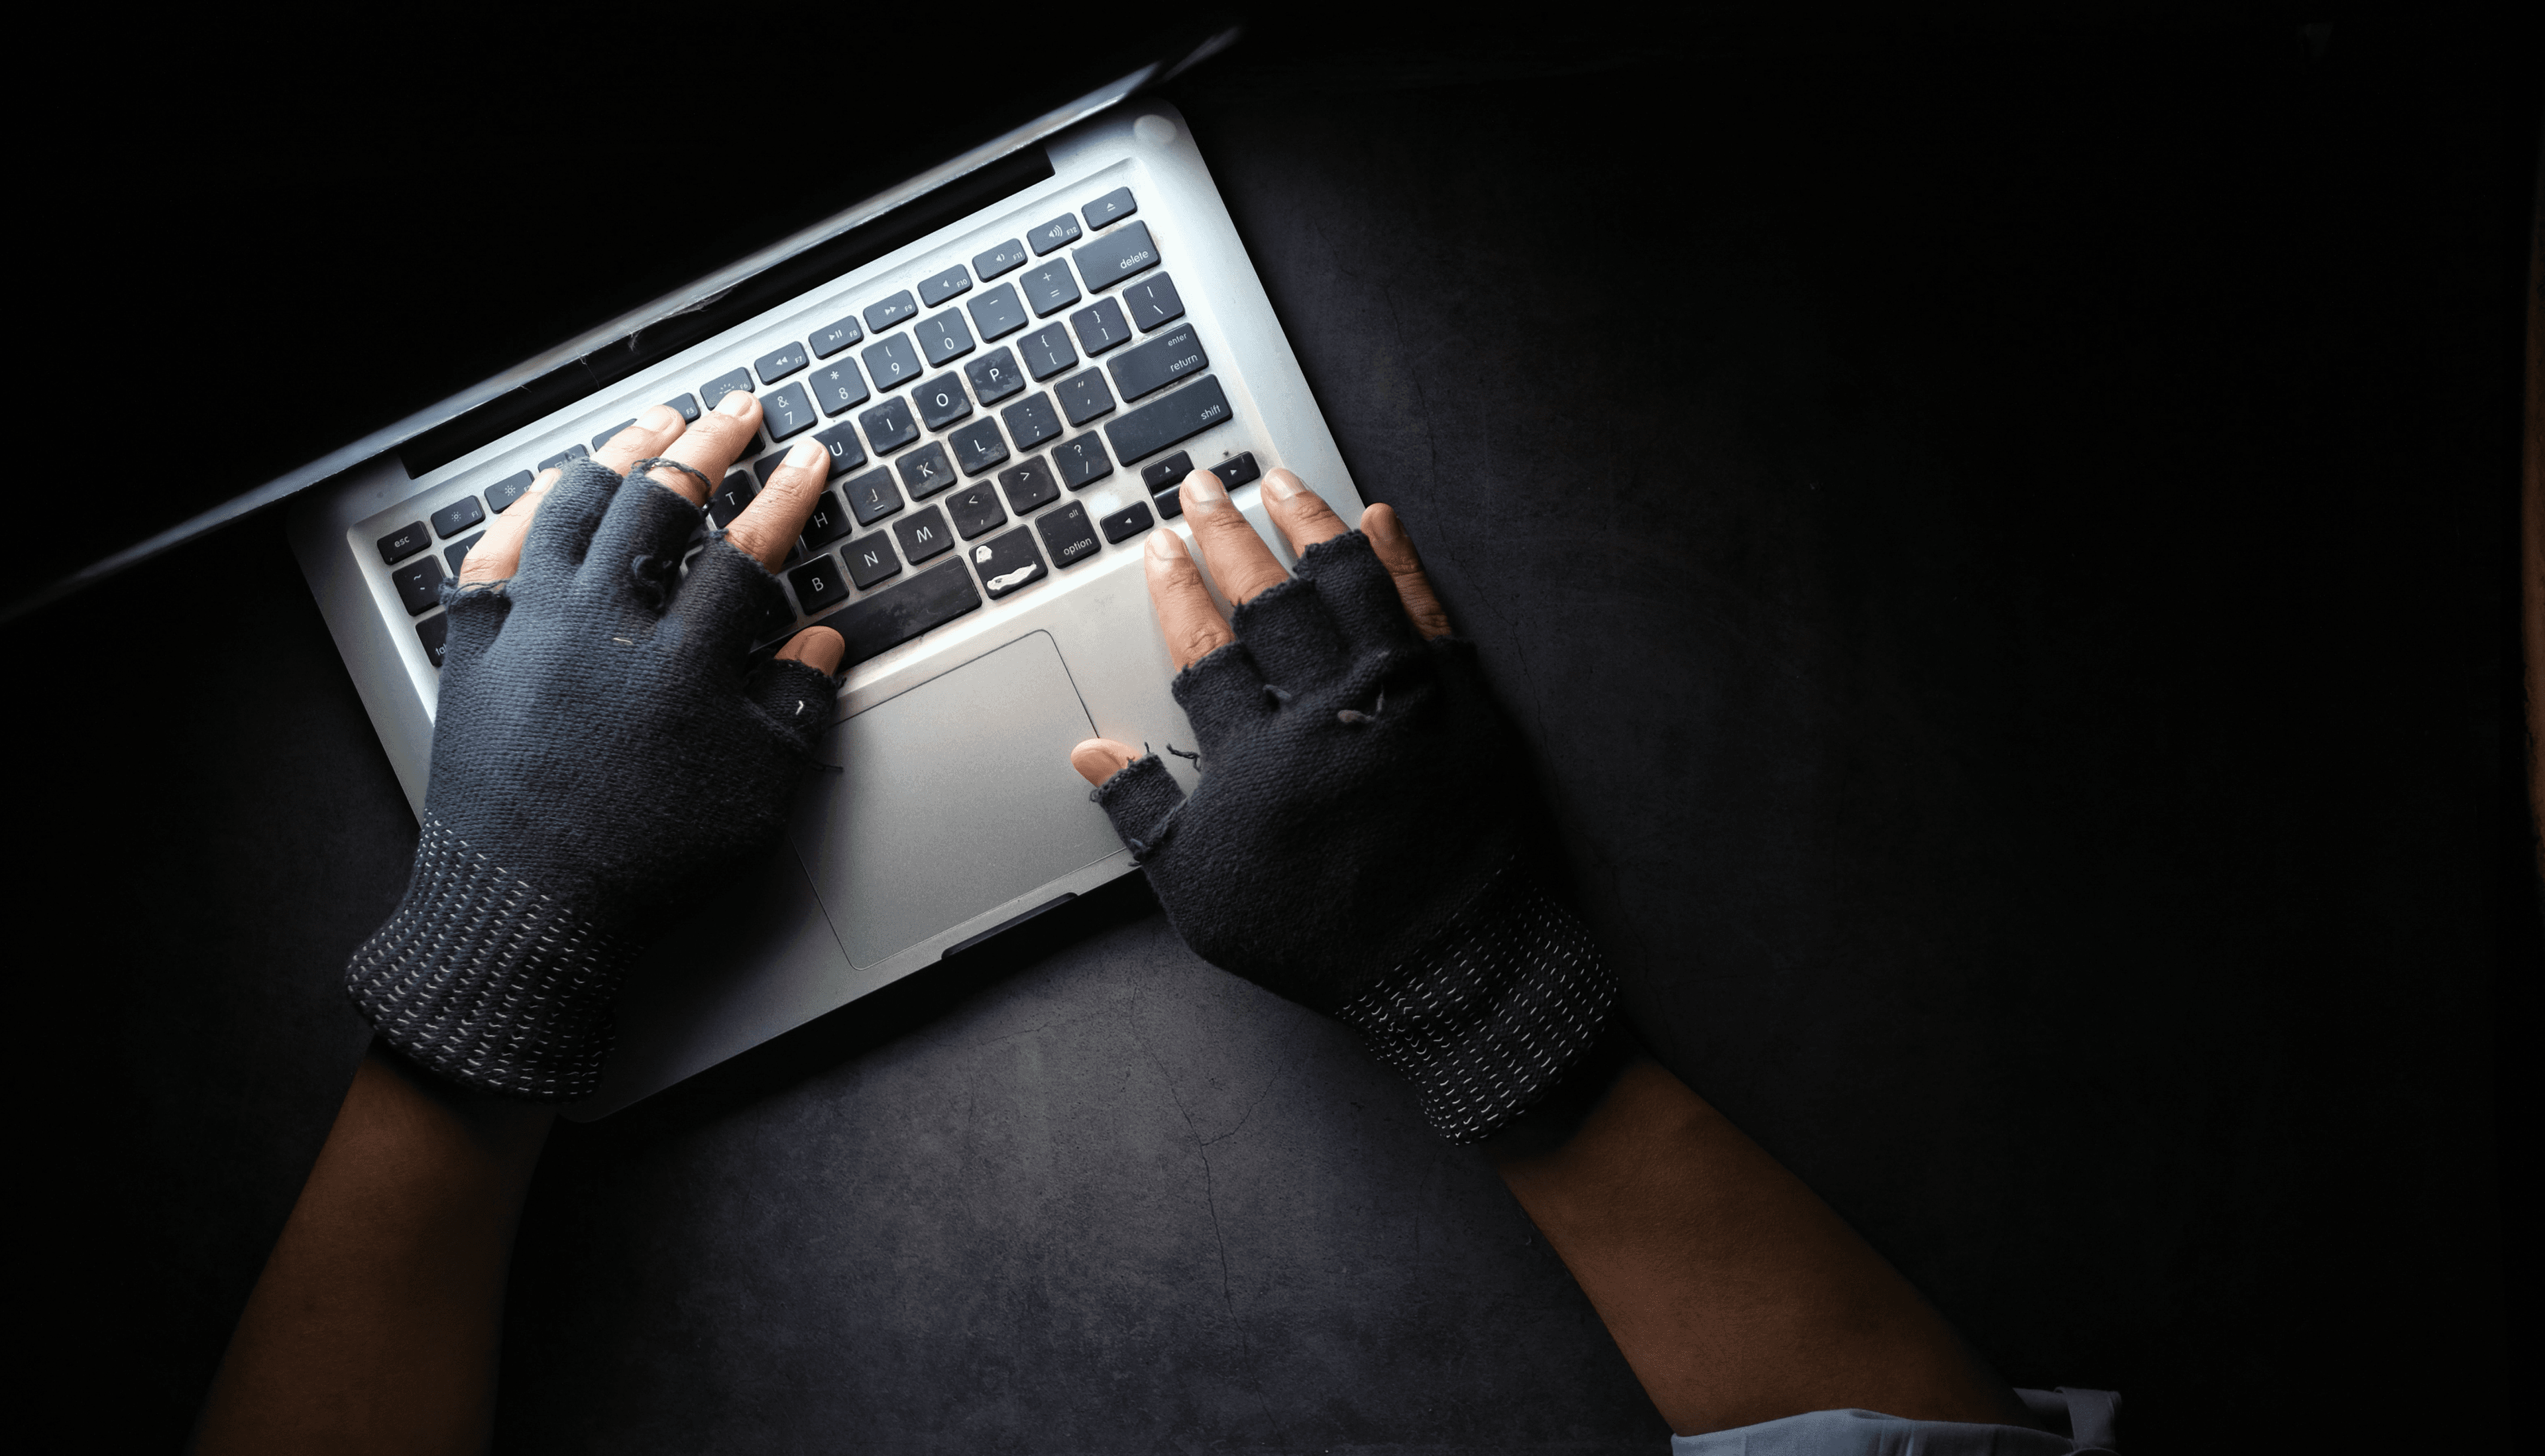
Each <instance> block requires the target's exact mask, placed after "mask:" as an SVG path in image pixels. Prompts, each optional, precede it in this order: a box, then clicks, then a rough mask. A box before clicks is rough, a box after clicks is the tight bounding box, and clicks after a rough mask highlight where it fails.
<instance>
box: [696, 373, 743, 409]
mask: <svg viewBox="0 0 2545 1456" xmlns="http://www.w3.org/2000/svg"><path fill="white" fill-rule="evenodd" d="M750 387H751V370H749V369H736V370H734V371H733V372H732V373H730V374H718V375H716V376H715V377H714V378H712V379H709V380H708V381H706V382H705V383H703V384H701V385H699V386H698V402H699V403H700V404H702V405H704V406H706V407H707V408H708V409H714V408H715V407H716V401H717V400H719V399H722V398H724V397H725V396H726V395H728V394H731V393H732V392H734V391H735V390H737V389H749V388H750Z"/></svg>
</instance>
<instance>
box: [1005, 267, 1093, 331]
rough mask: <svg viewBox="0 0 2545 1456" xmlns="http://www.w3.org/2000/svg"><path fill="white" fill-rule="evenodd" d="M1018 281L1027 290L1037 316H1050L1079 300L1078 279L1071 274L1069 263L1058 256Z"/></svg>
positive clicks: (1027, 295)
mask: <svg viewBox="0 0 2545 1456" xmlns="http://www.w3.org/2000/svg"><path fill="white" fill-rule="evenodd" d="M1017 283H1018V285H1019V286H1020V287H1022V288H1023V289H1024V290H1025V295H1026V303H1027V304H1029V305H1031V306H1032V308H1033V311H1034V317H1036V318H1049V317H1051V316H1052V315H1053V314H1054V313H1057V312H1059V311H1060V310H1061V309H1064V308H1067V307H1068V306H1069V305H1071V304H1072V303H1075V302H1077V301H1078V280H1076V279H1074V278H1071V277H1070V276H1069V265H1068V264H1067V263H1064V262H1062V261H1061V260H1060V259H1057V258H1054V259H1053V260H1051V261H1050V262H1049V263H1046V264H1044V265H1043V266H1042V267H1040V268H1037V269H1035V270H1034V271H1033V272H1031V273H1028V274H1026V276H1025V277H1024V278H1021V279H1019V280H1017Z"/></svg>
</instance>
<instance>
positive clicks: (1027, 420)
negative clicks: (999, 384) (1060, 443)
mask: <svg viewBox="0 0 2545 1456" xmlns="http://www.w3.org/2000/svg"><path fill="white" fill-rule="evenodd" d="M999 418H1000V419H1002V420H1005V421H1007V422H1008V434H1010V435H1012V436H1014V437H1016V442H1017V448H1019V449H1021V450H1029V449H1032V448H1033V447H1034V446H1035V445H1040V444H1042V443H1043V442H1044V441H1046V440H1049V439H1051V438H1052V437H1053V436H1055V435H1058V434H1059V433H1060V416H1058V415H1055V414H1053V413H1052V412H1051V396H1050V395H1048V394H1037V395H1035V396H1033V397H1032V398H1031V399H1021V400H1018V401H1017V402H1016V403H1015V404H1012V405H1010V406H1008V407H1007V408H1006V409H1003V410H1001V411H999Z"/></svg>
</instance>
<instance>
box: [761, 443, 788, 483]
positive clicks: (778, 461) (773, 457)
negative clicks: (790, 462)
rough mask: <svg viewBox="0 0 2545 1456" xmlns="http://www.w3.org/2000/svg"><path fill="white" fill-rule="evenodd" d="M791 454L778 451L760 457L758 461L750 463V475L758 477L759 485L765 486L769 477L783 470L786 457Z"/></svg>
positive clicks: (786, 451)
mask: <svg viewBox="0 0 2545 1456" xmlns="http://www.w3.org/2000/svg"><path fill="white" fill-rule="evenodd" d="M793 453H794V451H793V450H779V451H777V452H776V453H773V454H766V455H762V456H761V457H760V458H759V459H757V460H754V461H752V462H751V473H752V474H754V475H757V476H759V477H760V483H761V484H762V485H764V486H766V485H768V484H769V477H770V476H772V475H775V474H777V473H778V472H779V471H780V469H783V468H784V467H785V464H786V457H787V456H788V455H790V454H793Z"/></svg>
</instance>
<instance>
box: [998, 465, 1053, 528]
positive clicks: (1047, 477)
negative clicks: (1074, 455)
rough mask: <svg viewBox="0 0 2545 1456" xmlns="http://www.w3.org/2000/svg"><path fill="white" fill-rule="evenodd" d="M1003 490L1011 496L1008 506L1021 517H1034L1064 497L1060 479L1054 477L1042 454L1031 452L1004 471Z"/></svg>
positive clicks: (1001, 474) (1001, 485)
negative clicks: (1061, 495)
mask: <svg viewBox="0 0 2545 1456" xmlns="http://www.w3.org/2000/svg"><path fill="white" fill-rule="evenodd" d="M999 489H1000V490H1001V491H1002V492H1004V493H1006V495H1007V498H1008V509H1009V510H1011V511H1014V512H1016V513H1017V514H1018V515H1020V516H1031V515H1032V514H1033V513H1035V512H1036V511H1039V510H1041V509H1042V508H1043V507H1045V506H1048V505H1050V504H1051V503H1052V502H1054V501H1056V500H1059V499H1060V482H1058V481H1056V480H1054V479H1052V478H1051V471H1050V470H1048V469H1047V468H1045V467H1044V465H1043V462H1042V457H1041V456H1040V455H1027V456H1026V458H1025V459H1024V460H1023V461H1022V462H1020V463H1019V464H1017V465H1016V466H1014V467H1012V468H1010V469H1006V470H1002V471H1000V472H999Z"/></svg>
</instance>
